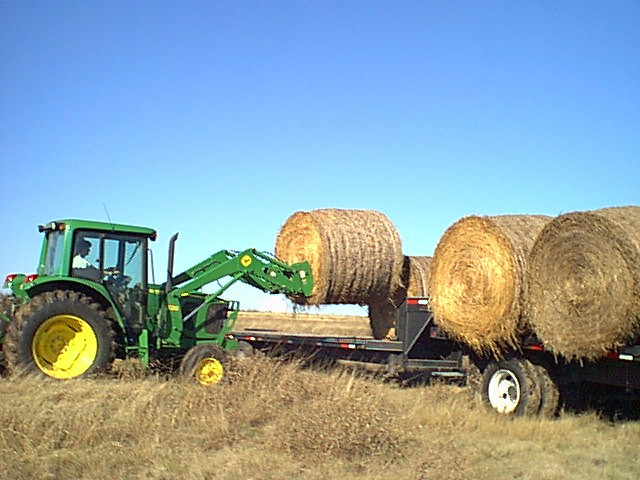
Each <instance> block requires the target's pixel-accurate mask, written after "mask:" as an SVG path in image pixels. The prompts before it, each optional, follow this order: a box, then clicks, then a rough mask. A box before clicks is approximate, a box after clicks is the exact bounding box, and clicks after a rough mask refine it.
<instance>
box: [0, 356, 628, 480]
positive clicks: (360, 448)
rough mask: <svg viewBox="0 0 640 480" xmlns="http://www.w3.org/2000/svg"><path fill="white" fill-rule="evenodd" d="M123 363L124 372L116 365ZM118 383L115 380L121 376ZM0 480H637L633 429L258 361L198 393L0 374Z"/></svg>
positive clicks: (192, 388) (454, 390)
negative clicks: (0, 377) (511, 414)
mask: <svg viewBox="0 0 640 480" xmlns="http://www.w3.org/2000/svg"><path fill="white" fill-rule="evenodd" d="M125 371H126V370H125ZM122 377H125V378H122ZM0 398H2V409H0V425H2V427H1V430H0V478H6V479H33V478H38V479H44V478H56V479H58V478H85V479H104V478H133V479H137V478H149V479H174V478H193V479H214V478H215V479H234V480H237V479H238V478H243V479H258V478H261V479H263V478H264V479H281V478H311V479H321V478H322V479H326V478H341V477H342V478H344V477H357V478H362V479H383V478H389V477H390V476H393V477H394V478H402V479H431V478H434V479H439V478H448V479H449V478H461V479H462V478H478V479H483V478H487V479H488V478H496V477H504V476H505V475H506V476H508V477H509V478H520V479H540V478H543V479H584V478H599V479H600V478H605V479H606V478H609V479H618V478H620V479H623V478H628V479H632V478H637V476H638V472H640V445H639V443H638V439H639V438H640V424H639V423H637V422H627V423H621V424H615V425H614V424H611V423H610V422H607V421H604V420H602V419H600V418H599V417H598V416H596V415H595V414H584V415H572V414H563V415H561V416H560V418H558V419H556V420H548V419H527V418H516V419H509V418H504V417H501V416H498V415H493V414H491V413H490V412H488V411H487V410H485V409H484V407H483V406H481V405H479V403H478V401H477V399H476V398H475V397H474V396H473V395H472V394H471V393H470V391H469V390H468V389H465V388H460V387H454V386H448V385H432V386H429V387H417V388H400V387H399V386H398V385H396V384H393V383H384V382H382V381H378V380H375V379H372V378H364V377H361V376H360V375H358V374H357V373H356V372H353V371H349V370H344V369H343V370H337V371H336V370H332V371H322V370H314V369H304V368H301V366H300V365H298V364H296V363H295V362H294V363H284V362H282V361H279V360H275V359H270V358H266V357H257V358H253V359H249V360H247V361H243V362H240V363H236V364H235V365H234V371H233V374H232V375H230V379H229V381H228V382H226V383H225V384H222V385H219V386H217V387H214V388H204V387H200V386H198V385H194V384H191V383H189V382H185V381H179V380H176V379H168V380H166V379H162V378H158V377H154V376H151V375H148V376H141V375H139V374H136V375H132V376H131V378H126V375H124V376H121V378H119V379H115V378H112V377H109V378H97V379H87V380H79V381H69V382H54V381H43V380H34V379H26V380H16V379H12V380H4V381H2V382H0Z"/></svg>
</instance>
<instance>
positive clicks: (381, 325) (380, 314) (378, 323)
mask: <svg viewBox="0 0 640 480" xmlns="http://www.w3.org/2000/svg"><path fill="white" fill-rule="evenodd" d="M430 264H431V257H424V256H413V257H410V256H405V257H404V265H403V268H402V281H401V283H400V285H399V287H398V289H397V290H396V292H395V294H394V295H392V297H391V298H390V299H386V300H385V301H382V302H372V303H370V304H369V323H370V325H371V334H372V335H373V337H374V338H377V339H382V338H387V337H392V336H394V335H393V333H394V332H393V329H394V328H395V326H396V313H397V311H398V307H399V306H400V305H401V304H402V302H403V301H404V300H405V299H406V298H407V297H424V296H427V295H428V293H429V273H430V271H429V265H430Z"/></svg>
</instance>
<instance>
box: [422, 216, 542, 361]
mask: <svg viewBox="0 0 640 480" xmlns="http://www.w3.org/2000/svg"><path fill="white" fill-rule="evenodd" d="M550 220H551V218H550V217H546V216H540V215H504V216H494V217H479V216H475V215H474V216H469V217H465V218H462V219H460V220H458V221H457V222H456V223H454V224H453V225H451V226H450V227H449V228H448V229H447V230H446V231H445V233H444V235H443V236H442V237H441V239H440V241H439V242H438V245H437V247H436V250H435V252H434V256H433V261H432V263H431V279H430V292H429V293H430V297H431V302H430V303H431V309H432V311H433V314H434V317H435V320H436V322H437V323H438V325H439V326H440V327H441V328H442V329H443V330H444V331H446V332H447V333H448V334H449V335H451V336H453V337H454V338H457V339H459V340H461V341H463V342H465V343H466V344H467V345H469V346H470V347H471V348H473V349H474V350H476V351H477V352H479V353H493V354H494V355H499V353H500V350H501V349H502V348H503V347H506V346H513V347H515V346H516V345H517V341H518V338H519V336H520V335H521V334H522V333H523V331H525V330H526V325H525V324H524V322H523V321H522V311H523V302H524V299H523V297H524V294H525V267H526V257H527V255H528V253H529V251H530V249H531V247H532V245H533V243H534V240H535V238H536V236H537V235H538V233H539V232H540V231H541V230H542V228H543V227H544V226H545V225H546V224H547V223H548V222H549V221H550Z"/></svg>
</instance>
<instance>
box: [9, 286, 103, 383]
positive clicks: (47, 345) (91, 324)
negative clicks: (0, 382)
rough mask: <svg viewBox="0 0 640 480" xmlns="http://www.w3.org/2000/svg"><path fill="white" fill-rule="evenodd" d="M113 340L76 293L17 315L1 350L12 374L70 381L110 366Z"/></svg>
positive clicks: (52, 297)
mask: <svg viewBox="0 0 640 480" xmlns="http://www.w3.org/2000/svg"><path fill="white" fill-rule="evenodd" d="M113 337H114V334H113V329H112V328H111V325H110V323H109V320H108V319H107V318H106V314H105V311H104V309H102V308H101V307H100V305H99V304H98V303H96V302H95V301H93V300H92V299H91V298H90V297H87V296H86V295H83V294H80V293H77V292H73V291H70V290H55V291H53V292H45V293H43V294H40V295H37V296H35V297H34V298H32V299H31V301H30V302H29V303H27V304H25V305H23V306H21V307H20V308H19V309H18V311H17V314H16V316H15V320H14V321H13V322H12V323H11V324H9V326H8V328H7V334H6V338H5V344H4V349H3V350H4V353H5V356H6V359H7V364H8V366H9V369H10V370H11V371H12V372H13V373H15V374H32V373H35V374H38V373H39V374H42V375H45V376H47V377H51V378H55V379H70V378H76V377H81V376H87V375H90V374H94V373H98V372H101V371H103V370H105V369H106V368H107V367H108V366H109V364H110V363H111V360H112V352H113Z"/></svg>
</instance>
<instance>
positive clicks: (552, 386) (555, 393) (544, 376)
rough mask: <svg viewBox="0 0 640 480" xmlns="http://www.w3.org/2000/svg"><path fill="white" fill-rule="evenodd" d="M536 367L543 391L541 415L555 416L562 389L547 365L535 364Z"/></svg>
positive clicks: (541, 390)
mask: <svg viewBox="0 0 640 480" xmlns="http://www.w3.org/2000/svg"><path fill="white" fill-rule="evenodd" d="M534 367H535V369H536V372H537V373H538V381H539V385H540V392H541V399H540V415H541V416H544V417H553V416H555V414H556V412H557V411H558V405H559V404H560V390H559V389H558V385H557V383H556V382H555V381H554V380H553V378H551V375H549V372H548V371H547V369H546V368H545V367H543V366H542V365H534Z"/></svg>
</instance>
